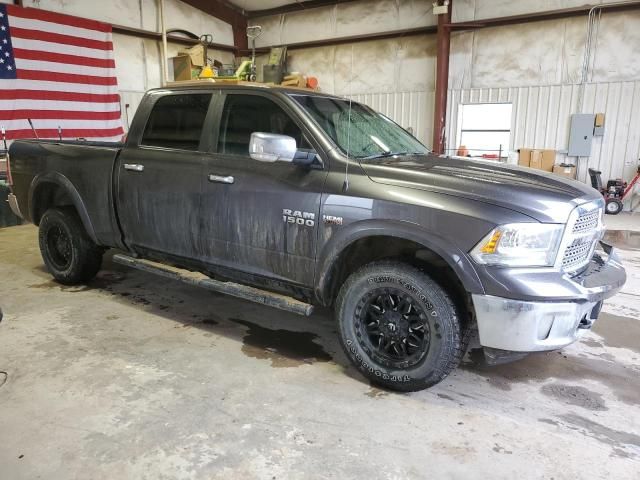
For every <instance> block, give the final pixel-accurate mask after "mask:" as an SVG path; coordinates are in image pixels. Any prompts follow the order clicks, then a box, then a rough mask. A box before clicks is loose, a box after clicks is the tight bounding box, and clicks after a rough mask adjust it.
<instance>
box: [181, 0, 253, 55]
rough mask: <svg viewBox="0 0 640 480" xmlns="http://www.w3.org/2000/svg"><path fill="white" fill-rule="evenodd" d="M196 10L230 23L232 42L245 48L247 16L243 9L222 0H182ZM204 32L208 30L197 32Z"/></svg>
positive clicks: (241, 48) (246, 41)
mask: <svg viewBox="0 0 640 480" xmlns="http://www.w3.org/2000/svg"><path fill="white" fill-rule="evenodd" d="M182 1H184V3H187V4H189V5H191V6H192V7H194V8H197V9H198V10H200V11H202V12H205V13H208V14H209V15H211V16H212V17H215V18H218V19H220V20H222V21H223V22H225V23H228V24H230V25H231V28H232V29H233V44H234V46H235V47H236V48H237V49H239V50H246V49H247V48H248V47H249V45H248V40H247V16H246V15H245V13H244V11H243V10H241V9H240V8H238V7H235V6H234V5H232V4H231V3H229V2H226V1H224V0H182ZM199 33H200V34H205V33H209V32H199Z"/></svg>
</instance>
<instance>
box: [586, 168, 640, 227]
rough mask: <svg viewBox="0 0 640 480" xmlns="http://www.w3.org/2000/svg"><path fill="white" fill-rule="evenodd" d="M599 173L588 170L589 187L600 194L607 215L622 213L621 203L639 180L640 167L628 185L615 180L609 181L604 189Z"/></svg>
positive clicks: (591, 169)
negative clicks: (604, 203)
mask: <svg viewBox="0 0 640 480" xmlns="http://www.w3.org/2000/svg"><path fill="white" fill-rule="evenodd" d="M601 173H602V172H600V171H599V170H594V169H593V168H590V169H589V177H591V186H592V187H593V188H595V189H596V190H598V191H599V192H600V193H602V196H603V197H604V199H605V202H606V206H605V209H604V210H605V212H606V213H608V214H609V215H617V214H619V213H620V212H621V211H622V202H624V199H625V197H626V196H627V195H628V194H629V193H631V191H632V190H633V187H634V185H635V184H636V183H638V181H639V180H640V166H638V171H637V172H636V175H635V177H633V179H632V180H631V181H630V182H629V183H627V182H624V181H622V179H621V178H617V179H615V180H609V181H608V182H607V186H606V188H604V187H603V186H602V178H601V176H600V175H601Z"/></svg>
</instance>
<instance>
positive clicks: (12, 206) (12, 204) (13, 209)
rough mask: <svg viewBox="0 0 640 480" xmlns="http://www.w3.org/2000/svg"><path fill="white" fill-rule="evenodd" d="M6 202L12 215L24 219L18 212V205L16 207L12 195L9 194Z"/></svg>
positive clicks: (15, 199)
mask: <svg viewBox="0 0 640 480" xmlns="http://www.w3.org/2000/svg"><path fill="white" fill-rule="evenodd" d="M7 202H9V207H10V208H11V211H12V212H13V213H14V215H16V216H18V217H20V218H24V217H23V216H22V213H21V212H20V205H18V199H17V198H16V196H15V195H14V194H13V193H10V194H9V196H8V198H7Z"/></svg>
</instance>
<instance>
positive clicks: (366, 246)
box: [325, 236, 473, 321]
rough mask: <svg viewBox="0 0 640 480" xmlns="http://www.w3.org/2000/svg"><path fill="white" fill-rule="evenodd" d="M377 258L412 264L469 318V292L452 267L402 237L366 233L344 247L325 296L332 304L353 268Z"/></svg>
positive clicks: (438, 256)
mask: <svg viewBox="0 0 640 480" xmlns="http://www.w3.org/2000/svg"><path fill="white" fill-rule="evenodd" d="M377 260H398V261H401V262H404V263H408V264H410V265H413V266H415V267H417V268H419V269H421V270H422V271H424V272H425V273H428V274H429V276H431V278H433V279H434V280H435V281H436V282H438V283H439V284H440V286H441V287H442V288H444V289H445V290H446V291H447V293H449V295H451V297H452V299H453V301H454V302H455V303H456V306H457V307H458V309H459V311H460V313H461V316H462V318H466V319H467V320H468V321H469V320H470V319H471V317H470V315H469V314H470V312H472V311H473V309H470V308H469V306H470V301H471V300H470V296H469V293H468V292H467V291H466V289H465V288H464V286H463V285H462V282H461V281H460V279H459V278H458V275H457V274H456V273H455V271H454V270H453V269H452V268H451V267H450V266H449V264H448V263H447V262H446V261H445V260H444V259H443V258H442V257H441V256H440V255H438V254H437V253H435V252H434V251H433V250H431V249H429V248H427V247H425V246H424V245H421V244H419V243H416V242H413V241H411V240H406V239H404V238H398V237H389V236H372V237H365V238H361V239H359V240H356V241H355V242H353V243H351V244H350V245H349V246H348V247H347V248H345V249H344V250H343V251H342V252H341V253H340V255H339V256H338V258H337V260H336V261H335V262H334V264H333V266H332V267H331V271H330V274H329V281H328V291H327V294H326V296H325V298H326V299H327V300H328V302H329V303H331V304H333V302H334V301H335V298H336V297H337V295H338V291H339V290H340V287H341V285H342V284H343V283H344V282H345V280H346V279H347V278H348V277H349V275H351V274H352V273H353V272H355V271H356V270H358V269H359V268H360V267H363V266H364V265H366V264H368V263H371V262H375V261H377Z"/></svg>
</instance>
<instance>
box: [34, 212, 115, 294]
mask: <svg viewBox="0 0 640 480" xmlns="http://www.w3.org/2000/svg"><path fill="white" fill-rule="evenodd" d="M39 228H40V230H39V241H40V252H41V254H42V259H43V260H44V263H45V265H46V266H47V269H48V270H49V272H50V273H51V275H53V277H54V278H55V279H56V280H57V281H58V282H60V283H63V284H65V285H74V284H78V283H84V282H87V281H89V280H91V279H92V278H93V277H95V275H96V273H98V270H100V266H101V265H102V254H103V249H102V248H100V247H98V246H97V245H96V244H95V243H93V241H92V240H91V238H90V237H89V235H87V232H86V231H85V229H84V226H83V225H82V222H81V221H80V217H78V214H77V213H76V211H75V210H74V209H73V208H70V207H62V208H52V209H50V210H47V211H46V212H45V213H44V215H43V216H42V219H41V220H40V227H39Z"/></svg>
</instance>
